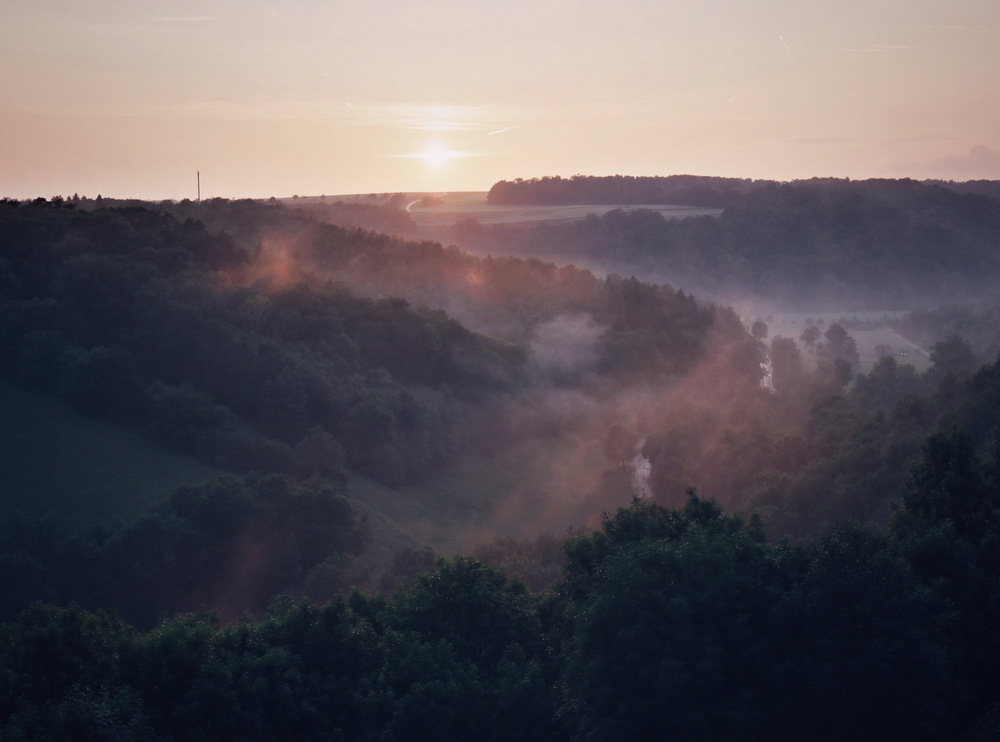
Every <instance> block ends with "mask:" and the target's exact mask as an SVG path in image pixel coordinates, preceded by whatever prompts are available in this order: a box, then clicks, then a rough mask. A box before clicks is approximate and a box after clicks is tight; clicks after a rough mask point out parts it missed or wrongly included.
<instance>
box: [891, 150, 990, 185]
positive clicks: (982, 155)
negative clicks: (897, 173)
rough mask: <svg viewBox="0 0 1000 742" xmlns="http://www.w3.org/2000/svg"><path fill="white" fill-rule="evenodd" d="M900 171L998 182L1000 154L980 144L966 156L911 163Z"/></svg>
mask: <svg viewBox="0 0 1000 742" xmlns="http://www.w3.org/2000/svg"><path fill="white" fill-rule="evenodd" d="M899 170H901V171H904V172H917V173H920V174H921V175H922V176H923V177H929V178H939V179H941V180H997V179H1000V152H996V151H994V150H992V149H990V148H989V147H987V146H986V145H985V144H979V145H977V146H975V147H973V148H972V149H970V150H969V152H968V153H967V154H964V155H948V156H947V157H941V158H938V159H935V160H930V161H927V162H918V163H909V164H906V165H901V166H900V167H899Z"/></svg>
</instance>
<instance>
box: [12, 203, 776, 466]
mask: <svg viewBox="0 0 1000 742" xmlns="http://www.w3.org/2000/svg"><path fill="white" fill-rule="evenodd" d="M205 213H206V219H208V220H214V221H215V222H227V221H228V222H231V223H233V224H239V225H240V228H241V230H242V233H243V234H244V235H245V236H253V237H254V238H255V239H254V241H253V242H250V243H247V242H237V241H236V240H234V239H233V238H232V237H230V236H229V235H228V233H226V232H224V231H223V232H212V231H209V230H208V229H206V227H205V226H204V225H203V223H202V222H200V221H198V220H195V219H185V220H181V219H178V218H176V217H174V216H172V215H170V214H166V213H163V212H161V211H154V210H152V209H146V208H141V207H128V208H118V209H100V210H96V211H92V212H84V211H81V210H79V209H75V208H73V207H72V206H71V205H68V204H65V203H61V202H56V201H53V202H47V201H44V200H39V201H36V202H33V203H29V204H20V203H17V202H12V201H5V202H3V203H2V204H0V234H2V235H3V245H2V253H0V256H2V261H3V262H2V264H0V268H2V271H0V286H2V305H0V311H2V323H0V328H2V334H0V342H2V345H3V363H2V373H3V374H4V376H5V377H6V378H8V379H10V380H12V381H13V382H15V383H16V384H19V385H22V386H25V387H28V388H32V389H38V390H42V391H47V392H52V393H57V394H59V395H60V396H62V397H63V398H64V399H66V400H67V401H68V402H70V403H71V404H72V405H73V406H75V407H77V408H78V409H80V410H82V411H84V412H87V413H89V414H93V415H96V416H100V417H104V418H108V419H115V420H122V421H127V422H130V423H133V424H136V425H140V426H143V428H144V429H145V430H147V431H148V433H149V435H151V436H153V437H154V438H156V439H157V440H160V441H162V442H164V443H166V444H169V445H173V446H177V447H180V448H183V449H186V450H189V451H191V452H193V453H195V454H196V455H199V456H201V457H203V458H206V459H207V460H209V461H211V462H213V463H216V464H221V465H223V466H229V467H233V468H236V469H246V468H258V469H260V468H263V469H265V470H271V471H296V472H299V473H300V474H308V473H310V472H312V471H316V470H319V471H322V470H324V469H325V468H331V467H332V468H333V469H336V468H337V467H338V466H339V464H340V463H341V462H344V463H346V465H347V466H348V467H350V468H352V469H356V470H359V471H363V472H367V473H370V474H372V475H373V476H375V477H377V478H379V479H381V480H382V481H386V482H389V483H399V482H402V481H405V480H409V479H412V478H413V477H415V476H417V475H419V474H420V473H422V472H425V471H427V470H428V469H429V468H432V467H434V466H437V465H439V464H440V463H441V462H443V461H445V460H447V459H448V458H449V457H450V456H452V455H453V454H454V453H455V451H456V450H457V448H458V446H459V441H460V440H462V441H467V440H469V439H470V438H471V440H472V441H475V440H476V436H477V435H478V434H479V433H480V432H483V431H489V433H488V435H490V436H493V437H496V436H500V437H502V436H503V434H504V429H505V428H504V426H503V425H497V424H494V423H492V422H489V420H490V419H491V417H490V416H491V415H492V414H493V413H492V412H490V413H483V414H486V417H485V418H483V416H482V414H479V415H473V416H470V415H469V414H468V413H469V411H470V410H472V409H479V410H496V406H497V400H498V399H501V398H502V397H503V395H510V394H512V393H514V392H516V391H517V390H521V389H524V388H525V387H526V386H531V385H535V386H538V385H542V386H545V385H548V384H550V383H559V384H563V385H565V384H570V385H573V384H578V383H580V380H581V379H582V378H584V377H585V376H587V375H588V374H590V375H591V376H592V375H594V374H596V375H599V376H600V377H601V378H604V379H606V380H607V382H608V383H610V384H611V385H612V388H614V387H615V386H616V385H618V384H624V383H628V382H629V380H630V379H634V378H636V377H641V378H669V377H671V376H677V375H680V374H682V373H684V372H685V371H686V370H688V369H690V368H691V367H692V365H693V364H694V363H696V362H697V361H698V360H699V358H701V357H702V355H703V354H704V352H705V349H706V347H707V345H708V343H709V340H710V338H711V339H712V343H713V348H716V349H718V348H719V347H723V346H728V347H730V348H731V349H732V355H731V357H732V359H733V364H734V373H741V371H740V369H739V368H738V367H739V365H740V364H741V363H742V364H743V370H742V373H744V375H745V377H746V378H747V379H748V380H750V381H751V383H752V382H753V380H755V379H756V377H757V375H758V373H759V369H758V368H757V361H756V358H755V356H754V353H753V351H752V348H753V341H752V339H751V338H750V337H749V336H748V335H747V334H746V332H745V330H744V328H743V327H742V325H741V324H740V323H739V321H738V320H737V319H736V317H735V315H734V314H733V313H732V312H731V311H730V310H722V309H719V308H717V307H713V306H710V305H704V304H700V303H698V302H697V301H695V300H694V299H693V298H692V297H691V296H689V295H685V294H683V293H681V292H676V291H674V290H672V289H670V288H669V287H662V286H653V285H648V284H643V283H641V282H639V281H636V280H634V279H630V280H625V279H622V278H620V277H617V276H613V277H610V278H608V279H598V278H596V277H595V276H593V275H592V274H590V273H588V272H586V271H581V270H578V269H574V268H572V267H567V268H557V267H556V266H555V265H552V264H548V263H542V262H540V261H536V260H532V261H523V260H518V259H498V260H492V259H480V258H474V257H472V256H469V255H466V254H464V253H461V252H459V251H457V250H455V249H453V248H452V249H448V248H444V247H442V246H441V245H439V244H436V243H411V242H405V241H403V240H398V239H395V238H390V237H386V236H384V235H379V234H375V233H369V232H364V231H361V230H348V229H344V228H341V227H336V226H333V225H329V224H322V223H319V222H317V221H315V220H313V219H311V218H309V217H306V216H303V215H301V214H299V213H297V212H294V211H293V210H289V209H285V208H284V207H282V206H280V205H267V204H259V203H253V202H224V201H219V202H215V203H209V204H206V205H205ZM358 292H360V293H358ZM407 297H408V298H407ZM428 305H430V308H429V307H428ZM452 305H453V306H454V307H455V308H456V310H458V311H460V312H461V313H462V316H463V317H467V318H470V319H472V320H475V321H476V322H477V324H478V325H480V326H481V327H485V328H490V329H493V330H495V331H496V332H495V334H494V336H493V337H491V336H489V335H485V334H481V333H477V332H474V331H472V330H469V329H467V327H466V326H464V325H463V324H461V323H459V322H458V321H457V320H455V319H453V318H452V317H451V316H449V315H448V314H446V313H445V312H444V311H442V309H441V308H442V307H449V306H452ZM584 316H585V317H586V319H580V318H581V317H584ZM567 317H568V318H570V321H578V322H579V323H580V324H581V326H583V327H585V328H586V333H584V335H585V337H583V338H582V339H581V340H580V341H579V342H578V343H577V344H576V345H575V346H572V347H570V346H567V347H566V352H567V353H575V355H574V356H573V358H574V365H573V366H572V369H571V370H569V371H567V369H569V368H570V367H569V366H568V365H566V364H565V363H560V359H558V358H550V359H548V360H544V359H541V360H540V359H539V358H537V357H536V354H534V353H533V352H532V351H531V349H530V348H529V342H530V341H531V339H532V338H534V337H535V335H536V334H537V331H538V330H539V328H542V329H543V330H544V327H545V326H546V325H547V323H551V322H553V321H559V320H560V318H563V319H565V318H567ZM564 344H565V341H564ZM741 348H743V349H744V350H741ZM746 349H750V350H749V351H747V350H746ZM748 353H749V355H748ZM740 359H744V360H740ZM553 374H555V376H554V375H553ZM556 376H558V378H556ZM496 414H497V415H499V419H509V418H510V416H509V414H507V413H502V412H497V413H496ZM473 418H474V419H476V420H479V421H480V422H479V423H478V427H470V426H471V422H470V420H471V419H473Z"/></svg>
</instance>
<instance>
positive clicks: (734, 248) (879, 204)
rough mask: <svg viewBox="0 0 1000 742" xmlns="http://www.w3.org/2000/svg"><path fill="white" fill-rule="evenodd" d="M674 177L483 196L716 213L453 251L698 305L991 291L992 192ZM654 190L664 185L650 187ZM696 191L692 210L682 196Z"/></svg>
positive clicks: (521, 236)
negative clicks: (611, 280)
mask: <svg viewBox="0 0 1000 742" xmlns="http://www.w3.org/2000/svg"><path fill="white" fill-rule="evenodd" d="M674 178H675V180H671V179H669V178H667V179H641V178H621V177H614V178H585V177H582V176H579V177H575V178H570V179H560V178H542V179H540V180H525V181H514V182H501V183H498V184H496V185H495V186H494V187H493V189H492V190H491V192H490V199H491V202H493V201H494V200H496V202H497V203H532V204H542V203H612V204H614V203H621V204H632V205H641V204H648V203H663V202H664V201H671V200H673V201H674V202H676V203H684V204H688V203H690V204H695V205H717V206H724V207H725V208H724V210H723V212H722V214H721V216H720V217H719V218H717V219H716V218H710V217H700V218H689V219H681V220H671V221H668V220H665V219H664V218H663V217H662V216H661V215H659V214H656V213H653V212H643V211H630V212H627V213H626V212H619V211H616V212H611V213H608V214H606V215H605V216H603V217H600V218H598V217H592V218H589V219H587V220H585V221H583V222H577V223H572V224H566V225H560V226H545V227H540V228H537V229H534V230H524V229H518V230H510V229H506V230H505V229H503V228H496V227H494V228H489V229H488V228H485V227H479V228H476V227H475V225H463V228H464V231H463V233H462V244H469V245H473V244H474V245H477V246H478V248H479V249H484V250H486V249H488V250H495V251H500V250H504V251H505V252H511V253H518V254H534V255H542V256H544V255H546V254H548V255H560V256H563V258H564V259H569V260H574V259H575V260H581V261H583V260H591V261H597V262H600V263H602V264H607V265H616V266H620V267H619V268H618V269H619V270H634V271H636V272H638V273H640V274H644V275H656V276H661V277H664V278H665V279H668V280H670V281H671V282H672V283H674V284H675V285H681V286H685V287H688V288H691V289H693V290H695V291H698V292H705V293H707V294H708V295H714V296H727V297H731V298H732V300H736V298H737V297H745V296H753V297H757V298H759V299H763V300H767V301H768V302H769V303H770V304H771V306H781V305H785V306H805V307H807V308H808V310H810V311H817V310H819V309H821V308H822V307H824V306H828V307H831V308H836V307H844V306H851V307H854V308H855V309H861V308H872V309H883V310H884V309H890V308H904V309H907V308H915V307H919V306H930V305H934V304H938V303H942V302H945V303H947V302H954V301H955V300H956V299H959V298H961V299H968V298H970V297H971V296H984V295H991V294H994V293H995V291H996V286H997V285H998V278H1000V249H998V245H1000V200H998V199H997V198H995V195H996V191H995V190H993V191H989V190H988V189H984V188H983V187H977V186H976V184H970V188H971V190H975V191H979V192H959V191H960V190H962V187H961V184H947V185H948V186H949V187H945V185H942V184H931V183H928V184H925V183H919V182H916V181H910V180H870V181H848V180H837V179H813V180H806V181H794V182H791V183H776V182H773V181H753V182H750V181H737V182H734V183H730V182H728V181H725V180H723V179H715V178H693V177H692V176H674ZM661 180H662V181H664V182H669V183H672V184H674V185H672V186H671V188H663V189H660V190H657V189H658V188H659V186H658V185H657V184H658V183H660V181H661ZM647 181H648V182H647ZM644 184H645V185H644ZM681 184H684V186H683V187H681ZM647 186H648V187H647ZM644 189H645V190H644ZM649 189H652V190H649ZM696 192H697V193H699V194H701V195H700V196H699V197H698V198H701V200H700V201H699V200H698V198H695V199H694V200H691V199H689V198H688V195H689V194H691V193H696ZM983 193H991V194H992V195H993V196H994V197H991V196H989V195H982V194H983Z"/></svg>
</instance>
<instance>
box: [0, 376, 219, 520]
mask: <svg viewBox="0 0 1000 742" xmlns="http://www.w3.org/2000/svg"><path fill="white" fill-rule="evenodd" d="M225 473H226V472H225V471H223V470H222V469H217V468H214V467H211V466H207V465H206V464H203V463H201V462H199V461H197V460H195V459H193V458H191V457H190V456H185V455H182V454H178V453H174V452H171V451H169V450H167V449H165V448H163V447H161V446H159V445H157V444H156V443H154V442H152V441H150V440H149V439H147V438H146V437H145V436H143V435H142V433H141V432H140V431H138V430H136V429H135V428H131V427H128V426H124V425H115V424H112V423H106V422H101V421H98V420H94V419H92V418H88V417H84V416H82V415H79V414H77V413H76V412H74V411H72V410H70V409H69V408H68V407H67V406H66V405H65V404H63V403H62V402H60V401H59V400H58V399H55V398H53V397H50V396H46V395H43V394H36V393H32V392H26V391H23V390H20V389H17V388H16V387H13V386H11V385H9V384H7V383H2V382H0V507H7V506H13V507H16V508H18V509H20V510H22V511H24V512H26V513H37V512H44V511H50V512H51V513H53V514H54V515H55V516H56V517H58V518H59V519H60V520H62V521H64V522H65V523H66V524H67V525H69V526H70V527H73V528H75V527H79V528H86V527H88V526H94V525H99V524H102V523H109V522H114V521H129V520H132V519H134V518H136V517H138V516H140V515H142V514H143V513H145V512H146V511H147V510H149V508H151V507H153V506H155V505H157V504H159V503H160V502H162V501H163V500H164V498H165V497H166V496H167V495H168V494H169V493H170V492H171V491H172V490H174V489H176V488H177V487H180V486H182V485H185V484H194V483H198V482H203V481H205V480H207V479H211V478H214V477H216V476H220V475H222V474H225Z"/></svg>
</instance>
